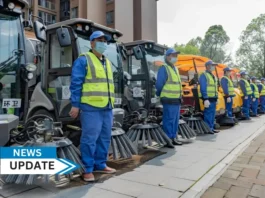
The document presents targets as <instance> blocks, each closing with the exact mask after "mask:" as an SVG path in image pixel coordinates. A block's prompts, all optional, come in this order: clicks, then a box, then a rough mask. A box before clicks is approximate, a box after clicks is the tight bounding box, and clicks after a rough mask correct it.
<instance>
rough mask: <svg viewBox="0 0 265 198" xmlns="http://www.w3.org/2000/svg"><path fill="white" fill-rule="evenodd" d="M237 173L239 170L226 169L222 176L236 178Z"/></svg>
mask: <svg viewBox="0 0 265 198" xmlns="http://www.w3.org/2000/svg"><path fill="white" fill-rule="evenodd" d="M239 175H240V171H234V170H227V171H225V172H224V174H223V175H222V177H227V178H231V179H237V178H238V176H239Z"/></svg>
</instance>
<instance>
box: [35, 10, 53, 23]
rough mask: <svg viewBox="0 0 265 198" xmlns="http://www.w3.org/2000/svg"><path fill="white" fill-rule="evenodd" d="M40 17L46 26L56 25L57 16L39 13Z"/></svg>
mask: <svg viewBox="0 0 265 198" xmlns="http://www.w3.org/2000/svg"><path fill="white" fill-rule="evenodd" d="M39 17H40V18H42V20H43V21H44V23H45V24H46V25H49V24H53V23H56V16H55V15H53V14H49V13H46V12H42V11H39Z"/></svg>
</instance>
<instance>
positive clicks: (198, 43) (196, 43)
mask: <svg viewBox="0 0 265 198" xmlns="http://www.w3.org/2000/svg"><path fill="white" fill-rule="evenodd" d="M187 44H188V45H192V46H195V47H197V48H198V49H200V48H201V44H202V38H201V37H199V36H198V37H197V38H193V39H191V40H190V41H189V42H188V43H187Z"/></svg>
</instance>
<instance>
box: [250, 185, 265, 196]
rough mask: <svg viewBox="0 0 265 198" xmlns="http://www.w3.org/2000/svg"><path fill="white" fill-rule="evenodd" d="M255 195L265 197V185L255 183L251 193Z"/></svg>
mask: <svg viewBox="0 0 265 198" xmlns="http://www.w3.org/2000/svg"><path fill="white" fill-rule="evenodd" d="M249 195H251V196H253V197H261V198H262V197H264V196H265V186H261V185H256V184H255V185H254V186H253V187H252V189H251V191H250V194H249Z"/></svg>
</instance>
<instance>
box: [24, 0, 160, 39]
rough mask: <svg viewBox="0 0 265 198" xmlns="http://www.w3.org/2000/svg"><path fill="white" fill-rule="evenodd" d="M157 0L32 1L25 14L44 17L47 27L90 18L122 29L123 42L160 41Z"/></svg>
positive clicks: (30, 0)
mask: <svg viewBox="0 0 265 198" xmlns="http://www.w3.org/2000/svg"><path fill="white" fill-rule="evenodd" d="M157 1H158V0H29V4H30V10H29V12H28V13H26V16H28V14H33V15H35V16H38V17H39V18H41V19H42V20H43V21H44V23H45V24H46V25H49V24H52V23H56V22H59V21H64V20H67V19H71V18H87V19H90V20H92V21H94V22H96V23H99V24H102V25H105V26H108V27H111V28H115V29H118V30H120V31H121V32H122V33H123V34H124V36H123V38H122V39H121V41H122V42H128V41H133V40H140V39H148V40H154V41H157Z"/></svg>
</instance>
